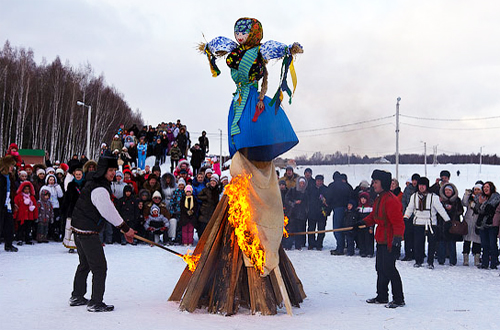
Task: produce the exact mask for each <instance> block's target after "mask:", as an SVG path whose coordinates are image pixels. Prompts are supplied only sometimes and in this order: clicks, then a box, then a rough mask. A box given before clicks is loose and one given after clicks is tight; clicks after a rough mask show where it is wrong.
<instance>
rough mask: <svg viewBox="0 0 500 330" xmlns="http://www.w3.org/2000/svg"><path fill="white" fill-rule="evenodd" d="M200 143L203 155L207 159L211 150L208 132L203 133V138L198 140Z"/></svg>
mask: <svg viewBox="0 0 500 330" xmlns="http://www.w3.org/2000/svg"><path fill="white" fill-rule="evenodd" d="M198 143H199V145H200V148H201V151H202V153H203V158H205V157H206V156H207V153H208V149H209V141H208V138H207V132H205V131H203V132H201V136H200V137H199V138H198Z"/></svg>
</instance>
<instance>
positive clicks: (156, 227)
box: [144, 205, 170, 243]
mask: <svg viewBox="0 0 500 330" xmlns="http://www.w3.org/2000/svg"><path fill="white" fill-rule="evenodd" d="M169 226H170V223H169V222H168V219H167V218H165V217H164V216H163V215H162V214H161V213H160V208H159V207H158V206H156V205H153V206H151V214H150V215H149V217H148V218H147V219H146V222H145V223H144V228H146V230H147V231H148V232H150V233H151V234H150V237H151V235H153V237H154V242H155V243H158V242H160V235H162V234H164V237H163V239H164V240H165V237H166V235H167V232H168V227H169Z"/></svg>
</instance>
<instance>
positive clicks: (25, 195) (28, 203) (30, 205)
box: [22, 193, 35, 212]
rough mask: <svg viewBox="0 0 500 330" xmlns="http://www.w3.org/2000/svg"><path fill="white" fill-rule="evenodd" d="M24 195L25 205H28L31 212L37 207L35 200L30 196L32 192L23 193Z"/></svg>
mask: <svg viewBox="0 0 500 330" xmlns="http://www.w3.org/2000/svg"><path fill="white" fill-rule="evenodd" d="M22 196H23V202H24V205H26V206H28V209H29V210H30V212H33V210H34V209H35V205H34V204H33V201H32V200H31V198H30V197H31V194H29V193H28V194H26V193H22Z"/></svg>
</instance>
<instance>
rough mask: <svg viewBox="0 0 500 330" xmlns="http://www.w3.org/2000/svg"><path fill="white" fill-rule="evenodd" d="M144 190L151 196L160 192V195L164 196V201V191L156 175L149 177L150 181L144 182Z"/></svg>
mask: <svg viewBox="0 0 500 330" xmlns="http://www.w3.org/2000/svg"><path fill="white" fill-rule="evenodd" d="M142 188H144V189H146V190H147V191H149V193H150V194H151V195H153V194H154V193H155V191H158V192H160V195H162V196H161V197H162V199H163V191H162V189H161V184H160V182H158V177H157V176H156V175H154V174H150V175H148V179H147V180H146V182H144V184H143V185H142Z"/></svg>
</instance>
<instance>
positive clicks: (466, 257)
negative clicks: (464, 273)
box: [463, 253, 469, 266]
mask: <svg viewBox="0 0 500 330" xmlns="http://www.w3.org/2000/svg"><path fill="white" fill-rule="evenodd" d="M463 255H464V266H469V254H468V253H463Z"/></svg>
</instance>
